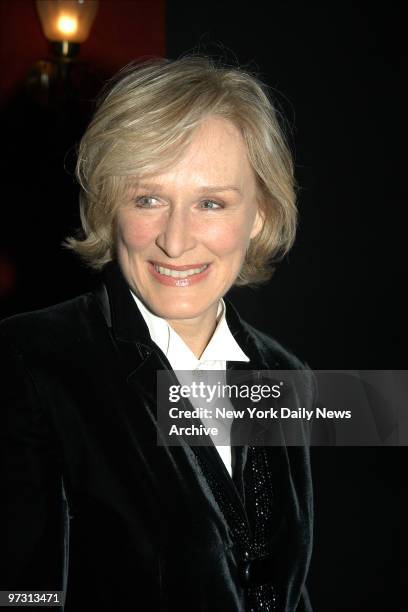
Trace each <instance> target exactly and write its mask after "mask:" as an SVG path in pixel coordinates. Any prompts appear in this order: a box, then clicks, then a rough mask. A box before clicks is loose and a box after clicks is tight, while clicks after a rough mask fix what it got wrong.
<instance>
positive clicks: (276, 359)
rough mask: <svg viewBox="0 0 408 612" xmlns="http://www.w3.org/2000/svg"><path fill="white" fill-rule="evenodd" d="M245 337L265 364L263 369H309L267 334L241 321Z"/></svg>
mask: <svg viewBox="0 0 408 612" xmlns="http://www.w3.org/2000/svg"><path fill="white" fill-rule="evenodd" d="M241 322H242V325H243V327H244V329H245V332H246V334H247V337H248V338H249V339H250V341H251V343H253V345H254V346H255V348H256V350H257V351H258V352H259V353H260V355H261V356H262V359H263V361H264V362H265V365H266V367H265V369H271V370H273V369H280V370H304V369H309V367H308V365H307V364H306V363H305V362H303V361H301V360H300V359H299V358H298V357H296V355H294V354H293V353H292V352H291V351H290V350H289V349H288V348H286V347H284V346H283V345H282V344H280V342H278V341H277V340H275V338H273V337H272V336H270V335H269V334H266V333H265V332H262V331H260V330H259V329H257V328H256V327H253V325H250V324H249V323H247V322H246V321H244V320H242V319H241Z"/></svg>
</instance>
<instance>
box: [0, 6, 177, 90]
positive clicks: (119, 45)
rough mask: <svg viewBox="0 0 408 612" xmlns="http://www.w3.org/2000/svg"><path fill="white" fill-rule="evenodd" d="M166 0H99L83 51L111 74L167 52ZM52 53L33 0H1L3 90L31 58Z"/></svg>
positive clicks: (95, 65) (98, 67) (19, 77)
mask: <svg viewBox="0 0 408 612" xmlns="http://www.w3.org/2000/svg"><path fill="white" fill-rule="evenodd" d="M165 48H166V44H165V0H145V1H143V0H133V1H122V0H101V1H100V3H99V11H98V14H97V16H96V19H95V22H94V26H93V29H92V32H91V36H90V38H89V39H88V40H87V41H86V42H85V43H84V44H83V45H82V47H81V52H80V57H81V59H84V60H87V61H89V62H90V63H91V64H92V66H93V68H94V69H95V70H100V71H101V72H102V73H103V74H107V75H110V74H113V73H114V72H115V71H116V70H118V69H119V68H121V67H122V66H124V65H125V64H127V63H128V62H130V61H132V60H134V59H137V58H138V57H143V56H146V55H154V56H163V55H164V54H165ZM47 54H48V45H47V41H46V40H45V38H44V36H43V34H42V31H41V26H40V22H39V19H38V17H37V12H36V9H35V3H34V0H33V1H30V0H0V63H1V70H0V95H1V96H2V98H3V100H4V99H5V98H6V99H7V98H8V97H9V96H10V95H11V94H12V93H13V91H15V90H16V89H17V88H18V87H19V85H20V84H21V83H22V81H23V80H24V77H25V75H26V74H27V71H28V70H29V69H30V67H31V66H32V64H33V63H34V62H35V61H36V60H38V59H41V58H43V57H46V56H47Z"/></svg>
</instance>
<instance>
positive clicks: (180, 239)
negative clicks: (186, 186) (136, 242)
mask: <svg viewBox="0 0 408 612" xmlns="http://www.w3.org/2000/svg"><path fill="white" fill-rule="evenodd" d="M156 244H157V246H159V247H160V248H161V249H162V251H164V252H165V254H166V255H167V256H168V257H174V258H176V257H181V256H182V255H183V253H185V252H186V251H190V250H191V249H193V248H194V247H195V246H196V244H197V241H196V239H195V236H194V232H193V227H192V223H191V220H190V219H189V215H188V212H186V211H185V210H182V209H179V210H176V209H173V210H172V211H170V212H169V214H168V216H167V217H166V218H165V220H164V222H163V227H162V229H161V232H160V234H159V235H158V236H157V238H156Z"/></svg>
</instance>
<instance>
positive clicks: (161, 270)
mask: <svg viewBox="0 0 408 612" xmlns="http://www.w3.org/2000/svg"><path fill="white" fill-rule="evenodd" d="M210 265H211V264H208V263H206V264H194V265H193V266H172V267H167V266H163V265H160V264H159V263H156V262H152V261H150V262H149V269H150V272H151V273H152V274H153V276H154V277H155V278H156V279H157V280H158V281H159V282H160V283H162V284H164V285H170V286H173V287H187V286H189V285H192V284H193V283H194V284H195V283H196V282H199V281H201V280H203V279H204V278H205V277H206V276H207V275H208V272H209V269H210Z"/></svg>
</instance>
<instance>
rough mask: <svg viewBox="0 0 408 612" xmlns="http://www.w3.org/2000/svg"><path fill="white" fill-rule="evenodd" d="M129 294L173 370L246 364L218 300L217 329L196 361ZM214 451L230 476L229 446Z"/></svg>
mask: <svg viewBox="0 0 408 612" xmlns="http://www.w3.org/2000/svg"><path fill="white" fill-rule="evenodd" d="M130 292H131V294H132V296H133V298H134V300H135V302H136V304H137V307H138V308H139V311H140V313H141V315H142V317H143V319H144V320H145V322H146V325H147V327H148V329H149V333H150V337H151V339H152V340H153V342H155V343H156V344H157V346H158V347H159V348H160V349H161V350H162V351H163V353H164V354H165V355H166V357H167V359H168V360H169V362H170V365H171V367H172V368H173V370H224V371H225V369H226V367H227V361H247V362H248V361H249V357H248V356H247V355H245V353H244V352H243V350H242V349H241V347H240V346H239V344H238V343H237V341H236V340H235V338H234V336H233V335H232V334H231V331H230V329H229V327H228V324H227V319H226V317H225V311H226V306H225V302H224V300H223V299H222V298H221V299H220V302H219V304H218V311H217V320H218V323H217V327H216V328H215V331H214V333H213V335H212V336H211V338H210V341H209V343H208V344H207V346H206V348H205V349H204V352H203V354H202V355H201V357H200V359H198V358H197V357H196V356H195V355H194V353H193V352H192V351H191V350H190V349H189V347H188V346H187V345H186V343H185V342H184V340H182V338H181V337H180V336H179V335H178V333H177V332H175V331H174V329H173V328H172V327H171V326H170V325H169V324H168V323H167V321H166V320H165V319H163V318H162V317H158V316H157V315H155V314H153V313H152V312H150V310H148V308H146V306H145V305H144V304H143V302H142V301H141V300H140V299H139V298H138V297H137V295H135V294H134V293H133V291H132V290H130ZM192 403H193V402H192ZM216 448H217V451H218V452H219V454H220V456H221V459H222V460H223V462H224V464H225V467H226V468H227V470H228V473H229V474H230V476H231V475H232V467H231V446H230V445H225V446H219V445H216Z"/></svg>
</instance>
